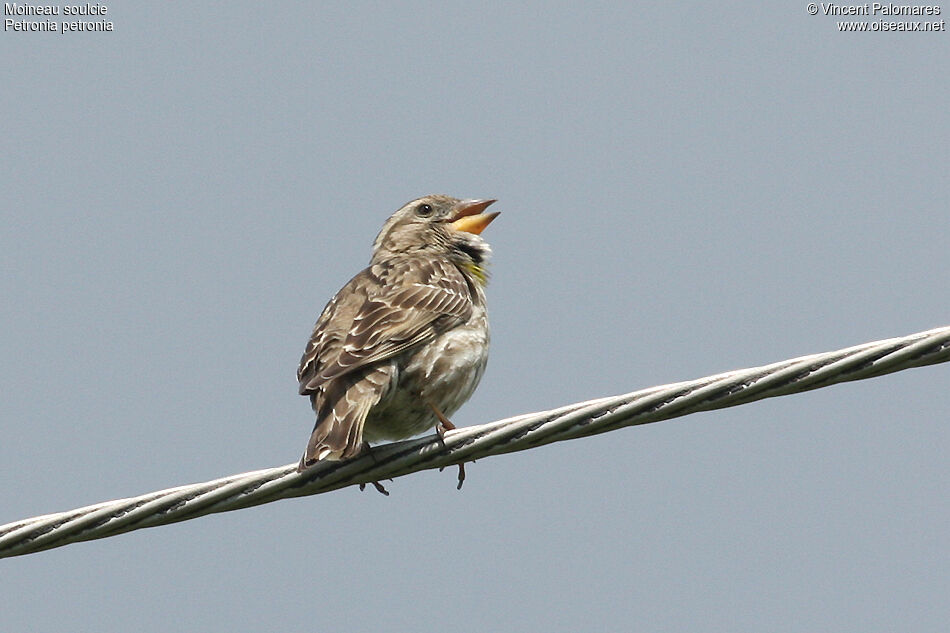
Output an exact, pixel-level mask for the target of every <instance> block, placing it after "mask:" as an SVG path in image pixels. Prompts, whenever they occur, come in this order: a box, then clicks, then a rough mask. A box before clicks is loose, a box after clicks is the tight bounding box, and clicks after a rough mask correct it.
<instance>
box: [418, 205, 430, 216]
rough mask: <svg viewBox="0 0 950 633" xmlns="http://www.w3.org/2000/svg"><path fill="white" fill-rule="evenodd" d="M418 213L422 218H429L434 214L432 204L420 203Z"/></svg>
mask: <svg viewBox="0 0 950 633" xmlns="http://www.w3.org/2000/svg"><path fill="white" fill-rule="evenodd" d="M416 215H418V216H419V217H420V218H427V217H429V216H430V215H432V206H431V205H428V204H420V205H419V206H418V207H416Z"/></svg>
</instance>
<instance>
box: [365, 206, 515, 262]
mask: <svg viewBox="0 0 950 633" xmlns="http://www.w3.org/2000/svg"><path fill="white" fill-rule="evenodd" d="M493 202H495V201H494V200H459V199H458V198H452V197H450V196H444V195H438V194H437V195H431V196H425V197H423V198H419V199H418V200H413V201H412V202H409V203H407V204H405V205H404V206H403V207H402V208H401V209H399V210H398V211H396V212H395V213H394V214H393V215H392V216H391V217H390V218H389V219H388V220H386V223H385V224H384V225H383V228H382V230H381V231H380V232H379V235H378V236H376V242H375V243H374V244H373V262H377V261H380V260H382V259H387V258H389V257H393V256H397V255H422V256H432V257H435V256H444V257H448V258H449V259H451V260H452V261H454V262H455V263H456V264H458V265H459V266H461V267H463V268H471V267H474V268H471V269H472V270H473V271H474V272H476V275H477V276H484V270H483V269H482V266H483V265H484V264H486V263H487V260H488V257H489V256H490V255H491V248H490V247H489V246H488V243H487V242H486V241H485V240H483V239H482V238H481V232H482V231H483V230H484V229H485V227H486V226H488V225H489V224H490V223H491V221H492V220H494V219H495V218H496V217H497V216H498V212H494V213H485V212H484V211H485V209H486V208H487V207H488V205H490V204H491V203H493Z"/></svg>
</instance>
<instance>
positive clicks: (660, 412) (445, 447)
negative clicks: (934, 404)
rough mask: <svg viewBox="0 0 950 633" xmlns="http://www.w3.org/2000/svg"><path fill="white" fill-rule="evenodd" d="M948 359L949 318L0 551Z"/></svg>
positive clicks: (0, 535)
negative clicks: (931, 326)
mask: <svg viewBox="0 0 950 633" xmlns="http://www.w3.org/2000/svg"><path fill="white" fill-rule="evenodd" d="M947 361H950V327H943V328H938V329H935V330H929V331H927V332H920V333H917V334H911V335H909V336H905V337H901V338H893V339H887V340H883V341H875V342H872V343H865V344H863V345H857V346H855V347H849V348H847V349H843V350H838V351H834V352H826V353H823V354H814V355H811V356H802V357H801V358H794V359H791V360H786V361H781V362H778V363H773V364H771V365H765V366H763V367H753V368H751V369H742V370H737V371H730V372H726V373H723V374H717V375H715V376H707V377H705V378H699V379H697V380H690V381H687V382H680V383H675V384H670V385H662V386H659V387H650V388H649V389H641V390H639V391H634V392H632V393H628V394H624V395H620V396H613V397H609V398H599V399H597V400H589V401H587V402H578V403H575V404H571V405H567V406H565V407H561V408H559V409H554V410H551V411H542V412H538V413H529V414H526V415H520V416H517V417H513V418H508V419H506V420H499V421H497V422H491V423H489V424H482V425H479V426H472V427H466V428H461V429H458V430H455V431H449V432H448V433H447V434H446V435H445V438H444V442H443V441H442V440H440V439H439V438H438V437H437V436H435V435H432V436H428V437H423V438H420V439H415V440H408V441H405V442H397V443H393V444H384V445H382V446H378V447H376V448H374V449H373V450H372V452H371V454H367V455H363V456H361V457H359V458H356V459H352V460H349V461H345V462H321V463H320V464H318V465H316V466H314V467H313V468H311V469H309V470H307V471H306V472H304V473H297V472H296V463H294V464H288V465H286V466H281V467H279V468H268V469H265V470H257V471H253V472H248V473H241V474H238V475H232V476H230V477H224V478H222V479H216V480H214V481H209V482H205V483H199V484H192V485H188V486H180V487H178V488H169V489H167V490H160V491H158V492H152V493H149V494H145V495H141V496H139V497H132V498H129V499H117V500H115V501H106V502H104V503H98V504H96V505H92V506H87V507H85V508H78V509H76V510H70V511H68V512H60V513H57V514H47V515H44V516H38V517H33V518H29V519H24V520H21V521H15V522H13V523H8V524H7V525H3V526H0V558H5V557H8V556H20V555H23V554H30V553H32V552H38V551H42V550H46V549H52V548H54V547H60V546H62V545H67V544H69V543H75V542H78V541H89V540H93V539H98V538H104V537H107V536H113V535H116V534H122V533H123V532H131V531H132V530H138V529H141V528H147V527H155V526H158V525H166V524H168V523H176V522H178V521H187V520H189V519H194V518H197V517H200V516H204V515H206V514H211V513H214V512H228V511H230V510H238V509H240V508H247V507H251V506H256V505H260V504H263V503H270V502H271V501H276V500H278V499H286V498H290V497H300V496H305V495H314V494H319V493H322V492H329V491H331V490H336V489H338V488H343V487H345V486H352V485H354V484H365V483H371V482H374V481H381V480H384V479H392V478H395V477H400V476H402V475H407V474H409V473H414V472H418V471H421V470H426V469H430V468H444V467H446V466H451V465H453V464H459V463H462V462H466V461H471V460H474V459H481V458H484V457H488V456H490V455H500V454H502V453H512V452H515V451H522V450H526V449H529V448H534V447H535V446H542V445H544V444H550V443H551V442H560V441H562V440H569V439H575V438H579V437H586V436H589V435H597V434H599V433H606V432H608V431H613V430H615V429H619V428H622V427H625V426H633V425H637V424H648V423H650V422H658V421H660V420H667V419H670V418H674V417H679V416H682V415H687V414H689V413H695V412H698V411H708V410H711V409H720V408H723V407H731V406H735V405H739V404H745V403H747V402H753V401H755V400H761V399H763V398H771V397H774V396H781V395H786V394H790V393H798V392H801V391H808V390H811V389H818V388H821V387H827V386H829V385H833V384H835V383H839V382H847V381H851V380H862V379H865V378H871V377H874V376H881V375H884V374H889V373H891V372H895V371H900V370H902V369H908V368H911V367H921V366H924V365H932V364H935V363H943V362H947Z"/></svg>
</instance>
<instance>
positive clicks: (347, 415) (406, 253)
mask: <svg viewBox="0 0 950 633" xmlns="http://www.w3.org/2000/svg"><path fill="white" fill-rule="evenodd" d="M493 202H495V201H494V200H459V199H458V198H452V197H450V196H445V195H430V196H425V197H423V198H419V199H418V200H413V201H412V202H409V203H408V204H406V205H404V206H403V207H402V208H401V209H399V210H398V211H396V212H395V213H394V214H393V215H392V216H391V217H390V218H389V219H388V220H387V221H386V223H385V224H384V225H383V228H382V230H381V231H380V232H379V235H378V236H377V237H376V241H375V242H374V244H373V255H372V258H371V259H370V263H369V266H368V267H367V268H366V269H364V270H363V271H361V272H360V273H358V274H357V275H356V276H355V277H353V279H351V280H350V281H349V283H347V284H346V285H345V286H343V288H342V289H341V290H340V291H339V292H337V293H336V295H335V296H334V297H333V298H332V299H331V300H330V302H329V303H328V304H327V306H326V307H325V308H324V310H323V313H322V314H321V315H320V318H319V319H318V320H317V323H316V325H315V326H314V328H313V334H312V336H311V338H310V342H309V343H308V345H307V348H306V350H305V351H304V354H303V358H301V360H300V367H299V369H298V370H297V379H298V381H299V384H300V393H301V394H302V395H306V396H309V397H310V401H311V404H312V405H313V410H314V412H315V413H316V418H317V420H316V425H315V426H314V429H313V433H312V434H311V436H310V441H309V442H308V443H307V448H306V451H305V452H304V455H303V457H302V458H301V460H300V465H299V466H298V471H303V470H306V469H307V468H309V467H310V466H312V465H314V464H316V463H318V462H320V461H322V460H344V459H350V458H352V457H356V456H357V455H359V454H361V453H362V452H363V451H364V450H366V449H367V447H368V443H369V442H376V441H380V440H402V439H406V438H409V437H412V436H414V435H418V434H420V433H423V432H425V431H427V430H429V429H432V428H433V427H435V429H436V430H437V431H438V432H439V434H440V435H442V434H444V433H445V431H446V430H450V429H453V428H455V427H454V425H453V424H452V423H451V422H450V421H449V418H448V416H450V415H452V414H453V413H455V411H456V410H457V409H458V408H459V407H460V406H462V404H463V403H464V402H465V401H466V400H468V399H469V397H471V395H472V393H473V392H474V391H475V387H476V386H477V385H478V382H479V381H480V380H481V377H482V374H483V373H484V371H485V365H486V363H487V361H488V345H489V328H488V314H487V311H486V307H485V285H486V284H487V281H488V270H487V266H488V260H489V257H490V255H491V249H490V248H489V246H488V244H487V243H486V242H485V241H484V240H483V239H482V238H481V233H482V231H483V230H484V229H485V227H487V226H488V225H489V224H490V223H491V222H492V220H494V219H495V218H496V217H497V216H498V213H497V212H496V213H486V212H485V209H486V208H487V207H488V206H489V205H490V204H492V203H493ZM464 479H465V470H464V467H463V466H462V465H459V483H458V487H459V488H461V487H462V482H463V481H464ZM374 485H375V486H376V489H377V490H379V491H380V492H382V493H384V494H388V493H387V492H386V490H385V489H384V488H383V486H382V485H381V484H379V482H375V483H374Z"/></svg>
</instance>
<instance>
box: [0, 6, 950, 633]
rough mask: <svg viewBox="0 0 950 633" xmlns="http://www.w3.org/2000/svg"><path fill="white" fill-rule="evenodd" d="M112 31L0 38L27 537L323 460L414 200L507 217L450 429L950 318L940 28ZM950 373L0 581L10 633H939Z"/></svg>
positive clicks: (214, 16)
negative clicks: (88, 514) (314, 382)
mask: <svg viewBox="0 0 950 633" xmlns="http://www.w3.org/2000/svg"><path fill="white" fill-rule="evenodd" d="M574 4H576V3H574ZM58 6H62V5H58ZM107 6H108V14H107V16H108V19H109V20H111V21H112V22H113V24H114V29H115V30H114V32H111V33H67V34H65V35H63V34H53V33H23V32H13V31H7V32H3V33H0V53H2V59H3V60H4V63H3V64H0V79H2V81H0V85H2V90H0V105H2V111H3V113H4V116H3V117H2V119H0V139H2V140H0V142H2V144H3V151H2V152H0V172H2V173H3V186H2V192H3V193H2V202H0V209H2V212H3V222H2V226H0V263H2V268H3V271H4V272H3V275H2V276H0V297H2V301H0V323H2V326H3V327H2V328H0V353H2V355H3V358H4V363H3V364H2V368H0V380H2V384H3V390H2V394H3V397H2V398H0V425H2V426H0V429H2V433H3V439H2V441H0V466H2V469H3V473H4V476H3V478H2V484H0V523H6V522H9V521H13V520H16V519H21V518H26V517H29V516H34V515H38V514H45V513H50V512H56V511H61V510H68V509H71V508H75V507H79V506H83V505H87V504H90V503H95V502H98V501H104V500H108V499H114V498H119V497H126V496H132V495H137V494H141V493H145V492H150V491H153V490H157V489H161V488H166V487H170V486H174V485H180V484H185V483H191V482H196V481H204V480H208V479H213V478H216V477H220V476H224V475H229V474H233V473H238V472H243V471H248V470H253V469H258V468H264V467H270V466H277V465H282V464H286V463H290V462H293V461H296V460H297V459H298V458H299V455H300V453H301V452H302V450H303V448H304V445H305V443H306V440H307V437H308V435H309V432H310V429H311V426H312V423H313V421H312V418H311V412H310V409H309V404H308V402H307V401H306V399H304V398H301V397H299V396H298V395H297V393H296V389H297V385H296V381H295V377H294V371H295V369H296V364H297V361H298V359H299V357H300V354H301V352H302V351H303V347H304V344H305V343H306V340H307V337H308V335H309V333H310V328H311V326H312V324H313V321H314V320H315V319H316V317H317V316H318V314H319V312H320V310H321V309H322V308H323V305H324V304H325V302H326V301H327V300H328V299H329V298H330V296H332V294H333V293H334V292H336V290H337V289H338V288H339V287H340V286H341V285H342V284H343V283H344V282H346V281H347V280H348V279H349V278H350V276H352V275H353V274H354V273H355V272H357V271H358V270H359V269H360V268H361V267H362V266H364V265H365V263H366V262H367V260H368V258H369V254H370V246H371V244H372V240H373V238H374V236H375V235H376V232H377V231H378V230H379V227H380V226H381V224H382V222H383V221H384V220H385V218H386V217H387V216H388V215H389V214H390V213H391V212H392V211H394V210H395V209H396V208H398V207H399V206H400V205H401V204H403V203H404V202H406V201H407V200H410V199H412V198H415V197H417V196H420V195H423V194H426V193H433V192H441V193H448V194H452V195H456V196H460V197H493V198H498V199H499V202H498V203H497V204H496V205H495V207H493V208H494V209H497V210H499V211H501V212H502V215H501V217H500V218H499V219H498V220H497V221H496V222H494V223H493V224H492V226H491V227H490V228H489V229H488V230H487V231H486V232H485V237H486V238H487V239H488V240H489V241H490V243H491V244H492V246H493V249H494V251H495V258H494V268H493V279H492V284H491V286H490V287H489V289H488V294H489V308H490V312H491V316H492V328H493V348H492V357H491V360H490V362H489V367H488V371H487V373H486V375H485V378H484V380H483V381H482V385H481V387H480V389H479V390H478V392H477V393H476V395H475V396H474V397H473V398H472V400H471V401H470V402H469V403H468V404H467V405H466V406H465V407H463V408H462V410H461V411H459V412H458V413H457V414H456V415H455V416H454V419H455V422H456V423H458V424H462V425H469V424H477V423H481V422H487V421H491V420H495V419H499V418H503V417H507V416H510V415H514V414H517V413H523V412H527V411H534V410H539V409H545V408H552V407H555V406H558V405H562V404H567V403H570V402H574V401H577V400H585V399H589V398H594V397H598V396H603V395H610V394H614V393H622V392H626V391H632V390H634V389H638V388H642V387H648V386H652V385H656V384H662V383H667V382H673V381H677V380H686V379H690V378H695V377H699V376H703V375H706V374H711V373H716V372H720V371H725V370H729V369H735V368H740V367H746V366H751V365H760V364H765V363H769V362H773V361H777V360H782V359H785V358H789V357H793V356H798V355H802V354H807V353H814V352H820V351H826V350H831V349H835V348H840V347H846V346H850V345H854V344H858V343H862V342H866V341H871V340H875V339H881V338H888V337H892V336H898V335H904V334H908V333H911V332H915V331H919V330H924V329H929V328H932V327H937V326H942V325H947V324H950V310H948V304H950V298H948V297H950V288H948V285H950V276H948V274H947V271H948V269H950V249H948V247H947V245H948V238H950V218H948V215H950V211H948V209H950V179H948V174H950V149H948V148H950V125H948V115H947V112H948V108H950V84H948V82H947V77H948V76H950V39H948V34H947V32H946V31H943V32H935V33H895V32H887V33H885V32H870V33H847V34H846V33H839V32H838V29H837V27H836V23H835V18H833V17H828V16H824V15H820V14H819V15H817V16H811V15H809V14H808V12H807V9H806V6H807V4H806V2H804V1H802V2H784V3H760V2H752V3H735V2H720V3H692V2H681V3H675V6H665V5H662V4H656V3H647V4H636V5H634V4H630V3H614V4H596V5H585V6H584V8H583V9H580V8H571V6H570V5H568V4H566V3H565V4H563V5H555V4H553V3H538V4H531V5H519V6H517V7H511V8H499V7H498V6H494V5H493V6H490V5H488V4H484V3H477V2H469V3H452V4H448V3H438V4H436V3H432V4H427V3H415V4H395V3H390V4H381V3H373V4H353V3H347V4H346V5H345V6H344V5H343V4H342V3H334V4H332V5H321V4H320V3H309V2H308V3H303V2H301V3H289V2H284V3H279V4H276V5H269V8H267V7H265V5H263V4H261V3H246V2H227V3H224V2H216V3H210V2H209V3H157V2H156V3H129V2H112V3H107ZM265 8H267V10H265ZM941 10H942V14H941V15H940V16H938V17H937V18H936V19H938V20H939V19H946V18H947V13H948V11H950V7H943V6H942V7H941ZM4 17H5V18H8V17H10V16H4ZM16 19H24V18H22V17H19V18H16ZM31 19H39V18H31ZM65 19H66V18H64V17H62V16H60V17H59V18H58V20H60V21H62V20H65ZM73 19H74V18H73ZM861 19H862V20H865V21H869V22H877V21H878V20H880V19H888V20H914V19H915V18H891V17H888V18H882V17H881V16H876V17H875V16H872V17H868V18H861ZM948 378H950V368H948V367H947V366H934V367H929V368H923V369H917V370H911V371H907V372H902V373H899V374H896V375H892V376H888V377H884V378H878V379H874V380H869V381H863V382H859V383H855V384H849V385H843V386H837V387H832V388H829V389H823V390H819V391H817V392H812V393H808V394H804V395H797V396H789V397H784V398H779V399H774V400H770V401H764V402H759V403H754V404H751V405H746V406H742V407H738V408H732V409H726V410H723V411H717V412H713V413H705V414H700V415H695V416H690V417H687V418H682V419H678V420H674V421H669V422H664V423H660V424H655V425H649V426H645V427H638V428H634V429H627V430H622V431H618V432H614V433H609V434H607V435H603V436H599V437H596V438H591V439H584V440H578V441H573V442H566V443H560V444H556V445H553V446H548V447H544V448H540V449H536V450H532V451H528V452H525V453H519V454H516V455H509V456H504V457H498V458H492V459H488V460H482V461H479V462H478V463H477V464H474V465H470V466H469V467H468V481H467V482H466V485H465V488H464V489H463V490H462V491H461V492H456V490H455V481H454V478H455V474H454V472H448V471H447V472H443V473H437V472H426V473H420V474H416V475H413V476H410V477H406V478H402V479H398V480H396V481H395V482H393V483H391V484H389V485H388V487H389V489H390V491H391V493H392V496H390V497H389V498H384V497H382V496H381V495H378V494H376V493H374V492H370V491H367V492H363V493H360V492H359V491H358V490H356V489H355V488H354V489H346V490H342V491H338V492H335V493H331V494H327V495H321V496H318V497H312V498H305V499H297V500H291V501H282V502H278V503H273V504H269V505H266V506H262V507H258V508H254V509H250V510H244V511H240V512H236V513H228V514H224V515H217V516H212V517H206V518H201V519H198V520H194V521H189V522H186V523H182V524H177V525H173V526H168V527H162V528H157V529H150V530H142V531H139V532H135V533H132V534H127V535H123V536H119V537H115V538H110V539H105V540H100V541H95V542H91V543H83V544H77V545H71V546H68V547H65V548H62V549H58V550H53V551H49V552H44V553H39V554H34V555H30V556H26V557H21V558H16V559H8V560H3V561H0V567H2V570H0V595H2V596H3V605H4V606H3V607H2V609H0V629H2V630H3V631H27V630H29V631H60V630H70V631H91V630H95V631H98V632H108V631H129V630H132V629H133V628H134V629H135V630H138V631H145V632H150V631H167V630H169V627H170V626H172V627H173V628H183V629H191V630H205V631H235V630H285V631H302V630H307V631H319V630H399V629H401V630H409V629H411V630H414V631H419V632H421V633H426V632H430V631H444V630H447V629H449V630H456V631H577V630H631V629H635V630H636V629H640V630H651V631H660V630H662V631H696V630H703V631H743V630H744V631H779V632H781V631H802V632H806V631H807V632H812V631H817V630H822V631H835V630H838V631H895V630H904V631H915V632H917V633H921V632H928V631H943V630H946V629H945V627H946V622H947V619H948V618H950V611H948V606H947V600H946V597H947V595H948V594H950V529H948V526H950V504H948V499H950V483H948V482H950V477H948V460H947V454H948V448H950V426H948V424H947V421H948V419H950V397H948V389H947V382H948Z"/></svg>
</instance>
